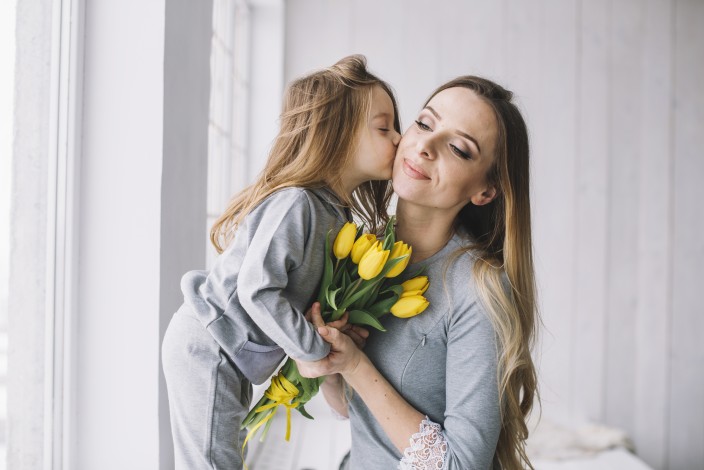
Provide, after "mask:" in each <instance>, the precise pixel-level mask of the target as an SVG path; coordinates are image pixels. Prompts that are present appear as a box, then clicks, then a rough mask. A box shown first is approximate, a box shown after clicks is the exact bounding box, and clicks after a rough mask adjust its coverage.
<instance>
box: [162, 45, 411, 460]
mask: <svg viewBox="0 0 704 470" xmlns="http://www.w3.org/2000/svg"><path fill="white" fill-rule="evenodd" d="M399 130H400V126H399V121H398V113H397V110H396V103H395V101H394V98H393V94H392V92H391V90H390V88H389V87H388V85H387V84H386V83H384V82H383V81H381V80H380V79H379V78H377V77H375V76H374V75H372V74H371V73H369V72H368V71H367V69H366V61H365V59H364V57H363V56H350V57H347V58H344V59H342V60H341V61H339V62H338V63H336V64H335V65H333V66H332V67H330V68H327V69H325V70H322V71H320V72H316V73H312V74H310V75H308V76H305V77H303V78H300V79H298V80H296V81H294V82H293V83H292V84H291V85H290V86H289V87H288V89H287V91H286V94H285V97H284V105H283V112H282V115H281V129H280V131H279V133H278V135H277V137H276V140H275V141H274V144H273V147H272V150H271V152H270V154H269V158H268V161H267V164H266V167H265V169H264V171H263V172H262V173H261V175H260V176H259V178H258V179H257V181H256V182H255V183H254V184H252V185H251V186H250V187H248V188H246V189H245V190H244V191H242V192H241V193H240V194H238V195H237V196H236V197H235V198H234V199H233V201H232V202H231V204H230V206H229V207H228V208H227V210H226V211H225V213H224V214H223V215H222V216H221V217H220V218H219V219H218V221H217V222H216V223H215V225H214V226H213V228H212V231H211V240H212V242H213V244H214V245H215V247H216V249H217V250H218V252H220V253H221V255H220V256H219V258H218V259H217V261H216V263H215V265H214V266H213V269H212V270H211V271H210V272H206V271H191V272H189V273H187V274H186V275H185V276H184V277H183V279H182V281H181V289H182V291H183V294H184V304H183V305H182V306H181V308H180V309H179V310H178V311H177V312H176V314H175V315H174V317H173V319H172V320H171V323H170V324H169V327H168V329H167V331H166V334H165V337H164V342H163V345H162V361H163V367H164V374H165V376H166V383H167V389H168V394H169V404H170V414H171V426H172V431H173V438H174V446H175V461H176V468H177V469H179V468H184V469H196V468H198V469H202V468H221V469H222V468H227V469H237V468H242V463H243V455H241V448H242V443H243V440H244V437H245V433H244V432H241V431H240V424H241V422H242V420H243V418H244V417H245V416H246V414H247V411H248V407H249V404H250V400H251V395H252V385H251V384H252V383H255V384H260V383H263V382H264V381H265V380H266V379H267V378H268V377H269V376H270V375H271V374H272V373H273V372H274V371H275V368H276V366H277V365H278V364H279V362H280V361H281V360H282V359H283V358H284V356H285V355H289V356H291V357H293V358H296V359H302V360H306V361H315V360H318V359H321V358H323V357H325V356H326V355H327V354H328V352H329V346H328V345H327V343H326V342H325V341H323V340H322V338H321V337H320V336H319V335H318V333H317V332H316V331H315V328H314V327H313V326H312V325H311V324H310V323H308V322H307V321H306V319H305V318H304V316H303V313H304V312H305V309H306V307H307V306H308V305H310V304H311V302H312V301H313V299H314V297H315V295H316V293H317V289H318V285H319V279H320V277H321V274H322V271H323V263H324V247H325V237H326V234H327V233H328V231H329V230H331V229H332V231H333V233H336V231H337V230H339V229H340V228H341V227H342V225H343V224H344V223H345V222H347V221H349V220H350V219H351V216H352V213H355V214H356V215H357V216H358V217H360V218H362V219H363V220H364V221H365V223H366V224H367V226H368V227H370V229H371V230H372V231H374V230H375V228H376V227H377V226H380V225H381V224H383V223H384V222H385V220H386V218H387V215H386V205H387V202H388V199H389V197H390V195H391V187H390V184H389V182H388V180H389V179H390V177H391V170H392V165H393V159H394V155H395V152H396V146H397V145H398V142H399V140H400V134H399Z"/></svg>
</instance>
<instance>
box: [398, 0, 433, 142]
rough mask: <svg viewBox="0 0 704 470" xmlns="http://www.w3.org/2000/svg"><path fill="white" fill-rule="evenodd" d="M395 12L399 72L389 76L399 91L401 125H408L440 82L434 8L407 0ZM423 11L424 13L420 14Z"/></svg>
mask: <svg viewBox="0 0 704 470" xmlns="http://www.w3.org/2000/svg"><path fill="white" fill-rule="evenodd" d="M404 5H405V7H404V8H402V9H400V10H399V12H398V18H397V21H398V24H399V25H400V31H399V34H400V36H401V38H402V46H401V49H400V50H398V51H397V53H398V54H399V56H400V57H401V68H400V69H399V72H400V74H401V76H391V77H389V80H391V84H392V85H393V87H394V88H395V90H396V92H397V93H398V99H399V107H400V115H401V127H402V129H404V130H405V129H407V128H408V127H409V126H410V125H411V124H412V123H413V120H414V119H415V118H416V116H417V114H418V111H419V110H420V108H421V106H422V105H423V103H425V100H426V99H427V97H428V96H429V95H430V93H431V92H432V91H433V90H434V89H435V88H436V87H437V86H438V85H440V83H441V82H442V79H441V78H440V75H439V73H438V68H439V67H438V62H439V57H440V54H439V51H438V47H439V44H440V43H439V39H438V34H431V33H430V32H431V31H435V29H434V27H431V26H429V25H435V24H436V21H435V17H434V16H433V11H434V9H431V10H430V11H428V9H427V8H426V7H427V3H426V2H425V1H424V0H407V1H406V2H404ZM419 12H424V13H427V14H420V13H419Z"/></svg>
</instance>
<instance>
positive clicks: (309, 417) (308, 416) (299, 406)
mask: <svg viewBox="0 0 704 470" xmlns="http://www.w3.org/2000/svg"><path fill="white" fill-rule="evenodd" d="M296 409H297V410H298V411H299V412H300V413H301V414H302V415H303V416H305V417H306V418H308V419H315V418H313V417H312V416H311V415H309V414H308V412H307V411H306V409H305V408H304V407H303V405H302V404H301V405H298V406H297V407H296Z"/></svg>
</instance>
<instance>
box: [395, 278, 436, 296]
mask: <svg viewBox="0 0 704 470" xmlns="http://www.w3.org/2000/svg"><path fill="white" fill-rule="evenodd" d="M428 286H430V283H429V282H428V276H418V277H414V278H413V279H409V280H407V281H406V282H404V283H402V284H401V287H403V293H404V294H405V293H406V292H413V291H420V293H421V294H424V293H425V291H426V290H428Z"/></svg>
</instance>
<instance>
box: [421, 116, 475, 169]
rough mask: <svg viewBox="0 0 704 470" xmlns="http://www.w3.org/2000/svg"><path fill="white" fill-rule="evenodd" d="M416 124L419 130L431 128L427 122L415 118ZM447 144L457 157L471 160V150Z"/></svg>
mask: <svg viewBox="0 0 704 470" xmlns="http://www.w3.org/2000/svg"><path fill="white" fill-rule="evenodd" d="M416 126H418V128H419V129H420V130H422V131H426V132H427V131H432V130H433V129H432V128H431V127H430V126H429V125H428V124H426V123H424V122H423V121H421V120H420V119H416ZM449 145H450V150H451V151H452V153H454V154H455V155H457V156H458V157H460V158H462V159H464V160H471V159H472V153H471V152H469V151H465V150H462V149H461V148H459V147H458V146H456V145H454V144H449Z"/></svg>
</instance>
